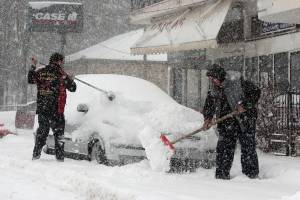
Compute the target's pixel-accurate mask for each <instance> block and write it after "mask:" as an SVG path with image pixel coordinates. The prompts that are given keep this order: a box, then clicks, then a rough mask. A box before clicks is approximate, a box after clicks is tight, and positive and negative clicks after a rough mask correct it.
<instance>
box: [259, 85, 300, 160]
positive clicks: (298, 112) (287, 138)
mask: <svg viewBox="0 0 300 200" xmlns="http://www.w3.org/2000/svg"><path fill="white" fill-rule="evenodd" d="M270 99H271V101H269V102H264V103H265V105H262V106H261V107H265V108H266V107H269V108H270V109H268V110H261V111H260V112H264V115H263V117H262V118H261V119H260V120H261V122H263V123H262V124H261V126H260V130H258V131H260V134H259V137H261V138H264V139H265V141H266V143H267V144H268V150H269V151H271V152H274V153H275V154H277V155H286V156H299V155H300V90H296V89H289V90H287V91H286V92H281V93H278V92H273V96H272V98H270ZM262 104H263V103H262ZM267 104H269V105H267Z"/></svg>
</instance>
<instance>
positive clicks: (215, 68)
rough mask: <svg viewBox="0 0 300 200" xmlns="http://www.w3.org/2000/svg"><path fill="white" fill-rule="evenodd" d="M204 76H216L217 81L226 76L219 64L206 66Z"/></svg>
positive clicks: (222, 79)
mask: <svg viewBox="0 0 300 200" xmlns="http://www.w3.org/2000/svg"><path fill="white" fill-rule="evenodd" d="M206 76H211V77H213V78H216V79H218V80H219V81H221V82H223V81H224V80H225V77H226V71H225V69H224V68H223V67H221V66H220V65H217V64H213V65H211V66H210V67H209V68H208V71H207V73H206Z"/></svg>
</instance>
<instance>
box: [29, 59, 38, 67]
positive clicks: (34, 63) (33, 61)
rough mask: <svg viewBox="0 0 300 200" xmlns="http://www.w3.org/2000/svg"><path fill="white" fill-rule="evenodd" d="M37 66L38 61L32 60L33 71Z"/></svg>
mask: <svg viewBox="0 0 300 200" xmlns="http://www.w3.org/2000/svg"><path fill="white" fill-rule="evenodd" d="M36 64H37V60H36V59H35V58H31V67H30V69H31V70H35V69H36Z"/></svg>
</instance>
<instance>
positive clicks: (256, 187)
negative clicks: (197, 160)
mask: <svg viewBox="0 0 300 200" xmlns="http://www.w3.org/2000/svg"><path fill="white" fill-rule="evenodd" d="M14 116H15V115H14V112H4V113H2V112H0V121H5V123H7V124H13V123H14ZM33 145H34V137H33V135H32V131H28V130H22V129H19V134H18V135H8V136H6V137H4V138H2V139H1V140H0V149H1V154H0V177H1V179H0V193H1V199H5V200H6V199H9V200H31V199H43V200H53V199H64V200H74V199H86V200H95V199H103V200H111V199H126V200H129V199H139V200H195V199H214V200H224V199H231V200H241V199H242V200H253V199H255V200H267V199H270V200H271V199H272V200H299V195H300V193H299V192H300V191H299V188H300V182H299V180H300V167H299V166H300V159H299V157H286V156H274V155H272V154H265V153H261V152H258V157H259V162H260V174H259V176H260V179H254V180H253V179H249V178H247V177H246V176H245V175H243V174H242V172H241V163H240V150H239V149H238V150H237V151H236V155H235V159H234V162H233V166H232V170H231V177H232V179H231V180H228V181H223V180H216V179H215V178H214V173H215V169H203V168H199V169H198V170H197V171H196V172H195V173H190V174H170V173H160V172H156V171H153V170H152V169H151V168H150V166H149V163H148V162H147V161H142V162H140V163H134V164H129V165H125V166H122V167H119V166H116V167H107V166H104V165H98V164H96V163H94V162H88V161H78V160H72V159H65V162H64V163H58V162H56V161H55V158H54V157H53V155H47V154H42V157H41V159H40V160H37V161H34V162H33V161H31V156H32V149H33ZM216 191H218V192H216Z"/></svg>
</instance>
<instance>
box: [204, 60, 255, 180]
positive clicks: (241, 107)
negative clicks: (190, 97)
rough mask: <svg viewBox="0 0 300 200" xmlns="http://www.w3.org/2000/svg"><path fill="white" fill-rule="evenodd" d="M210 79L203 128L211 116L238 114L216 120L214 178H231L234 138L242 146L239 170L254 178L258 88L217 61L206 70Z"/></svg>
mask: <svg viewBox="0 0 300 200" xmlns="http://www.w3.org/2000/svg"><path fill="white" fill-rule="evenodd" d="M207 76H208V78H209V80H210V82H211V83H212V88H211V90H210V91H209V92H208V95H207V98H206V101H205V105H204V109H203V115H204V119H205V121H204V128H207V129H208V128H210V124H211V120H212V119H213V116H214V115H216V117H217V118H219V117H222V116H224V115H226V114H229V113H231V112H233V111H238V113H239V115H237V116H235V117H232V118H229V119H227V120H225V121H223V122H221V123H218V125H217V129H218V133H219V139H218V144H217V157H216V173H215V177H216V178H217V179H230V169H231V166H232V162H233V157H234V152H235V147H236V143H237V140H239V142H240V146H241V164H242V172H243V173H244V174H245V175H247V176H248V177H249V178H256V177H257V176H258V173H259V166H258V158H257V153H256V149H255V148H256V143H255V131H256V119H257V105H256V104H257V102H258V100H259V97H260V89H259V88H258V87H256V86H255V85H254V84H253V83H251V82H250V81H245V80H243V79H241V78H236V79H232V78H229V77H228V76H226V71H225V70H224V68H222V67H221V66H219V65H216V64H214V65H212V66H211V67H210V69H209V70H208V72H207Z"/></svg>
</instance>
